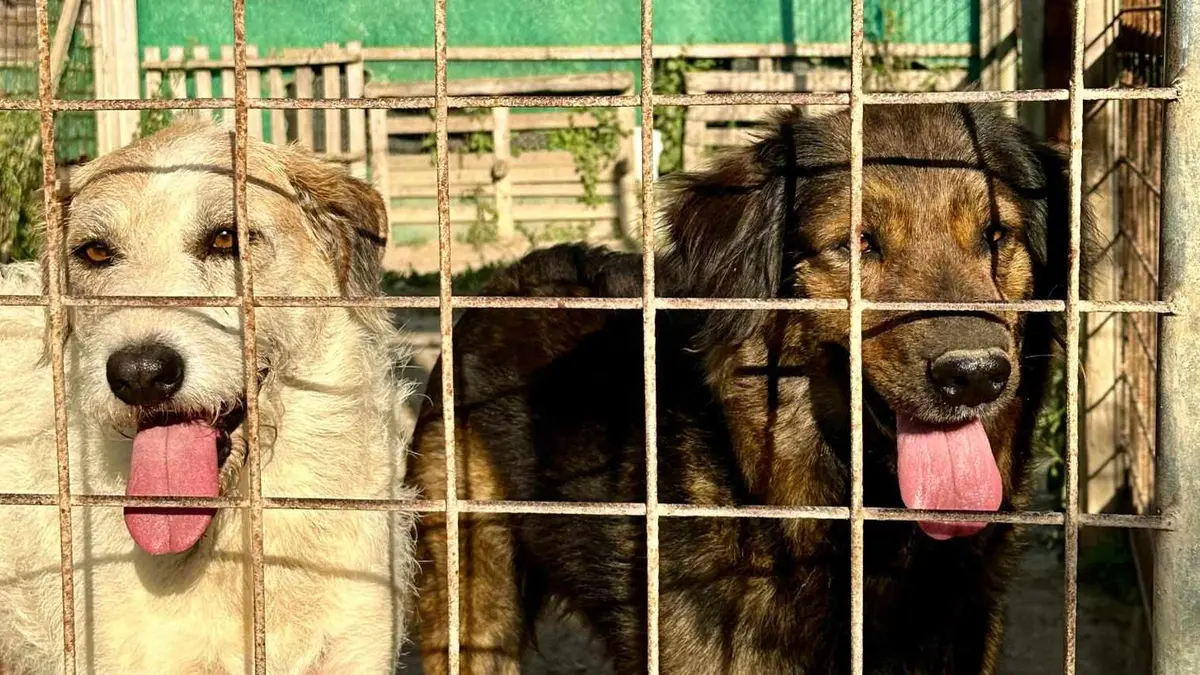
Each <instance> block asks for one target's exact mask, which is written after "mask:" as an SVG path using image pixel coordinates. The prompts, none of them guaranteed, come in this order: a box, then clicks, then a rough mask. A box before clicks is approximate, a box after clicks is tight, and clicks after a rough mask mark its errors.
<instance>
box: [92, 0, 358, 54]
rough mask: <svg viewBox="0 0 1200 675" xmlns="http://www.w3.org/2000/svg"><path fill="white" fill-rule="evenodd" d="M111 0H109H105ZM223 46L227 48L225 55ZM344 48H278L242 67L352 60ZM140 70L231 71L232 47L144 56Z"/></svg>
mask: <svg viewBox="0 0 1200 675" xmlns="http://www.w3.org/2000/svg"><path fill="white" fill-rule="evenodd" d="M109 1H111V0H109ZM225 47H229V51H228V55H227V53H226V50H225ZM352 58H353V57H351V56H350V55H349V54H347V53H346V51H344V50H341V49H337V50H332V51H331V50H329V49H328V48H325V47H317V48H312V49H297V48H288V49H281V50H279V53H278V54H273V55H271V56H265V57H261V58H260V57H257V56H256V57H251V56H250V55H249V54H247V55H246V67H247V68H257V69H259V70H263V69H266V68H296V67H299V66H324V65H330V64H343V63H349V62H350V61H351V60H352ZM141 66H142V68H143V69H144V70H167V69H170V68H182V69H184V70H199V69H206V70H226V69H228V70H232V69H233V47H232V45H225V46H223V47H222V48H221V58H219V59H199V58H193V59H188V60H186V61H183V62H182V63H181V62H177V61H175V62H173V61H163V60H162V59H149V58H147V59H144V60H143V61H142V64H141Z"/></svg>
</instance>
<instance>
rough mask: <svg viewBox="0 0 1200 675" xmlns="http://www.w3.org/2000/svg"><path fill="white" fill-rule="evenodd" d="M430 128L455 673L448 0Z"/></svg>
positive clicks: (438, 5) (452, 673) (439, 23)
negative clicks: (433, 155) (434, 176)
mask: <svg viewBox="0 0 1200 675" xmlns="http://www.w3.org/2000/svg"><path fill="white" fill-rule="evenodd" d="M433 52H434V54H433V56H434V75H433V95H434V129H435V131H436V135H437V150H436V151H437V157H436V159H437V208H438V297H439V299H440V302H439V313H438V322H439V325H440V328H441V333H442V427H443V430H444V431H445V452H446V503H445V506H446V623H447V630H448V633H447V635H448V638H449V640H448V644H447V647H446V649H447V667H448V671H449V675H458V671H459V634H458V630H459V612H458V610H459V607H458V595H459V591H458V586H459V584H458V566H459V562H458V512H459V508H458V470H457V466H456V460H457V457H456V456H455V453H456V450H455V444H454V305H453V304H452V302H453V301H452V297H453V288H452V286H451V278H452V277H451V274H452V270H451V267H450V255H451V250H450V247H451V242H452V241H453V240H452V239H451V232H450V162H449V153H450V140H449V139H450V137H449V126H448V118H449V107H448V106H449V99H450V97H449V96H448V95H447V87H446V0H434V3H433Z"/></svg>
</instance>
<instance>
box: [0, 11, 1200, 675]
mask: <svg viewBox="0 0 1200 675" xmlns="http://www.w3.org/2000/svg"><path fill="white" fill-rule="evenodd" d="M37 5H38V21H39V98H38V100H37V101H30V100H19V99H17V100H14V99H6V100H0V109H15V110H38V111H39V112H40V113H41V121H42V143H43V148H44V153H43V159H44V167H43V168H44V169H45V176H44V179H45V183H46V188H47V190H46V207H47V213H48V215H47V221H48V246H49V247H50V250H52V251H55V252H57V253H58V255H51V256H49V257H48V262H47V272H48V283H47V288H48V293H47V295H45V296H8V297H0V301H2V302H0V304H14V305H45V306H47V307H48V309H49V315H50V324H51V336H52V338H53V339H52V340H51V356H52V361H53V369H52V374H53V378H54V389H55V404H56V406H55V407H56V411H55V425H56V434H57V442H56V445H57V451H58V452H57V454H58V457H57V460H58V466H59V493H58V494H57V495H0V503H5V504H10V503H11V504H19V503H27V504H42V505H51V504H56V505H57V506H58V507H59V512H60V528H61V541H60V543H61V547H62V557H63V565H62V566H63V569H62V572H63V600H64V613H63V626H64V652H65V658H66V659H67V661H68V666H70V667H72V668H73V665H74V657H75V654H74V630H73V627H74V616H73V614H74V612H73V601H72V595H73V582H72V578H73V564H72V560H71V549H70V537H71V535H70V517H69V514H70V507H71V506H72V505H82V506H91V505H94V506H101V505H112V506H115V505H124V504H129V503H139V502H140V500H138V499H131V498H127V497H116V496H114V497H89V496H82V495H81V496H75V497H72V496H71V495H70V482H69V464H68V457H67V454H66V435H65V429H66V418H65V415H66V413H65V407H64V406H63V405H62V403H63V396H62V393H63V380H64V375H63V359H62V339H61V338H62V312H63V307H64V306H73V305H79V306H185V305H186V306H205V305H208V306H238V307H240V308H241V310H242V312H243V316H244V317H245V320H246V330H245V332H244V336H245V340H244V357H245V364H246V370H247V375H248V376H247V387H248V388H250V389H251V390H253V389H254V388H255V384H256V382H255V378H253V377H249V375H250V374H252V373H253V371H252V370H251V368H253V364H254V361H255V356H256V355H255V353H254V352H255V346H254V339H253V332H254V326H253V313H254V309H255V308H256V307H264V306H276V307H289V306H384V307H415V308H419V307H434V306H437V307H439V308H440V310H441V316H440V319H441V324H442V333H443V340H444V344H445V345H446V350H450V349H452V347H451V340H452V335H451V332H450V319H451V318H452V315H451V310H452V309H453V308H455V307H497V308H500V307H530V308H532V307H545V308H564V307H578V308H595V309H639V308H640V309H641V310H642V311H643V313H644V329H645V331H646V339H645V345H646V346H645V351H644V357H645V372H646V382H645V393H646V397H647V400H646V403H647V420H646V423H647V448H646V450H647V478H648V500H647V502H646V504H644V505H643V504H631V505H612V504H592V505H588V504H552V505H539V504H537V503H525V504H522V503H487V502H472V501H463V502H461V503H459V502H458V501H457V496H456V494H455V491H454V490H453V489H448V490H447V499H446V500H445V502H443V503H437V502H403V501H395V502H389V501H386V500H384V501H380V502H372V501H354V500H349V501H347V500H320V499H314V500H295V499H264V498H263V497H262V495H261V483H260V481H259V477H258V471H259V466H258V461H259V460H258V448H257V434H256V433H255V432H256V431H257V415H256V414H254V413H256V411H254V409H253V406H255V401H254V397H253V396H251V395H249V393H248V396H247V398H248V401H247V405H248V408H250V412H251V414H249V415H248V417H250V418H251V420H250V421H249V422H248V427H247V430H248V440H249V443H250V446H251V448H250V450H251V452H250V457H251V460H250V464H251V476H252V481H251V482H252V488H251V497H250V499H249V500H232V501H231V502H229V503H228V504H227V506H228V507H229V508H249V509H251V512H252V522H254V523H255V524H256V527H255V529H256V533H255V535H256V536H255V537H254V541H253V543H254V546H253V548H254V550H253V551H252V564H253V565H254V568H255V575H254V576H255V579H254V581H255V584H254V585H255V588H254V595H253V604H254V606H255V607H254V634H255V672H259V673H261V672H264V670H265V630H264V626H263V617H262V613H263V605H264V603H263V590H262V559H261V558H262V553H261V546H262V540H261V511H262V510H263V509H264V508H349V509H367V510H372V509H378V508H384V509H387V510H400V509H403V510H413V511H419V512H428V511H437V512H445V513H447V515H448V518H447V523H448V525H447V528H448V537H447V539H448V541H447V544H448V547H449V548H448V554H449V556H448V563H449V564H448V568H449V569H448V573H449V578H448V579H447V583H448V585H449V590H450V591H452V592H451V593H449V597H451V598H456V597H457V586H458V575H457V562H458V561H457V527H456V524H457V513H458V512H460V511H461V512H496V513H543V512H544V513H577V514H579V515H588V514H590V513H610V512H623V513H629V514H634V515H637V514H644V515H645V516H646V517H647V549H648V568H647V575H648V576H647V583H648V587H649V588H648V590H650V591H651V593H650V597H651V602H650V606H649V608H648V621H649V625H650V629H651V630H650V634H651V635H650V638H651V639H650V642H649V644H650V654H648V658H649V663H650V671H651V672H652V673H653V672H657V620H658V612H657V592H656V591H657V565H656V564H652V563H656V562H657V554H658V545H657V544H658V542H657V518H658V517H659V516H675V517H687V516H693V517H695V516H712V517H790V518H849V519H850V520H851V525H852V528H851V531H852V544H853V545H852V573H853V577H852V581H853V583H852V595H853V596H854V597H852V598H851V601H852V616H853V622H852V623H853V627H852V664H853V670H854V672H861V669H862V577H861V574H862V569H861V556H862V522H863V521H865V520H916V519H918V518H921V517H930V516H931V515H936V516H937V517H938V518H940V519H946V520H958V519H970V520H979V521H985V522H1013V523H1024V524H1063V525H1064V526H1065V527H1066V529H1067V536H1068V541H1069V543H1070V544H1071V546H1070V547H1069V553H1068V558H1067V566H1066V567H1067V569H1066V576H1067V579H1066V580H1067V582H1068V584H1067V587H1068V588H1067V598H1066V600H1065V603H1064V613H1065V614H1066V615H1067V619H1068V621H1067V626H1068V628H1067V631H1066V634H1065V637H1064V639H1065V650H1064V651H1065V655H1064V668H1065V670H1066V671H1067V672H1071V671H1073V668H1074V619H1075V597H1074V595H1075V585H1074V582H1075V578H1076V576H1077V574H1076V572H1077V570H1076V565H1077V556H1076V553H1077V551H1076V550H1075V544H1076V541H1075V540H1076V539H1077V532H1078V527H1079V526H1080V525H1081V524H1085V525H1094V526H1101V527H1147V528H1159V529H1161V528H1165V527H1169V526H1170V523H1169V522H1168V521H1167V520H1165V519H1162V518H1158V517H1153V516H1140V517H1139V516H1111V515H1089V514H1080V513H1079V512H1078V485H1077V478H1076V476H1075V471H1076V468H1077V461H1078V438H1077V433H1078V420H1077V418H1076V417H1077V416H1076V414H1075V412H1074V406H1073V405H1072V400H1075V401H1077V398H1078V392H1077V387H1078V380H1077V374H1075V373H1074V370H1075V369H1069V372H1070V373H1072V374H1071V375H1069V376H1068V453H1067V473H1068V510H1067V512H1066V513H1063V514H1057V513H1045V514H1039V513H1009V514H964V513H954V512H951V513H936V512H934V513H918V512H913V511H906V510H898V509H873V508H869V507H865V506H863V504H862V495H861V488H862V486H861V469H862V467H861V459H862V458H861V451H862V437H861V433H862V419H861V410H860V409H859V406H858V405H855V406H854V409H853V410H852V418H856V419H854V425H853V427H854V428H853V433H852V445H853V448H852V450H853V452H852V484H853V489H852V493H853V494H852V503H851V506H850V507H849V508H848V509H841V508H840V507H833V510H832V511H824V510H821V508H822V507H810V508H806V507H790V508H789V507H778V508H775V507H697V506H690V505H669V504H657V501H656V494H651V493H650V492H649V491H651V490H654V488H655V487H656V476H657V457H656V453H655V442H654V440H655V439H654V432H655V426H654V425H655V423H656V416H655V415H654V402H655V394H656V387H655V380H654V377H653V375H654V341H653V335H654V322H653V317H654V314H655V311H656V310H657V309H671V308H675V309H698V310H699V309H798V310H814V311H816V310H829V309H843V310H844V309H849V311H850V313H851V317H852V321H851V323H852V327H853V328H854V329H855V330H853V331H852V340H851V344H852V349H851V352H852V355H851V356H852V358H851V361H852V364H851V366H852V375H853V377H852V382H851V387H852V398H853V400H854V401H860V400H861V395H862V391H861V387H862V384H861V366H862V364H861V330H860V329H861V315H862V312H864V311H869V310H883V309H892V310H921V309H926V310H928V309H938V308H942V307H946V308H950V309H964V308H965V306H964V303H951V304H946V303H916V302H914V303H872V302H870V301H867V300H864V299H863V298H862V297H861V286H860V281H861V279H860V277H861V273H860V266H859V265H860V260H859V256H858V255H857V251H854V253H853V254H852V264H851V268H852V274H851V277H852V291H851V297H850V299H849V301H848V302H846V301H841V300H808V301H805V300H800V301H793V300H751V299H702V298H682V299H678V298H677V299H670V298H655V296H654V289H653V275H654V268H653V256H651V255H649V253H650V252H652V251H653V228H652V222H651V217H650V215H649V214H650V213H651V211H652V209H651V206H652V189H651V186H650V183H651V181H650V178H651V176H650V175H649V166H648V163H647V164H646V165H645V166H643V200H644V202H643V205H644V208H643V252H644V253H645V254H646V255H645V256H644V261H643V264H644V272H645V275H644V278H643V297H642V298H640V299H637V298H611V299H608V298H603V299H586V300H582V299H574V298H536V299H531V298H463V297H461V296H459V297H457V298H455V297H454V296H453V294H452V291H451V288H450V286H449V244H450V242H449V213H448V204H449V191H448V165H447V164H446V163H445V162H444V161H439V162H438V203H439V231H440V235H441V236H440V238H439V258H440V267H441V271H442V279H441V287H440V289H439V291H440V292H439V295H438V297H437V298H424V297H422V298H364V299H359V298H356V299H346V298H258V299H256V298H255V297H254V296H253V290H252V278H251V276H250V274H251V273H250V265H249V264H248V262H249V261H248V250H247V251H246V252H243V253H242V254H241V256H242V258H241V263H242V265H241V269H242V272H241V274H242V277H241V281H242V285H243V289H244V290H243V295H241V296H237V297H233V298H209V299H204V298H95V299H93V298H68V297H66V296H64V294H63V292H62V289H61V277H60V274H61V259H60V256H61V250H62V229H61V228H62V223H61V217H60V214H58V213H57V212H56V211H55V206H56V205H55V203H54V200H53V185H54V159H53V113H54V112H55V111H63V110H140V109H156V108H173V109H183V108H196V109H215V108H228V107H233V108H234V109H235V111H236V116H235V158H234V163H235V185H236V188H235V205H236V208H237V212H238V214H239V223H238V227H239V228H241V227H244V224H245V215H246V214H245V209H246V203H245V177H246V175H245V172H246V166H245V150H246V143H247V140H246V138H247V135H246V116H247V111H248V110H249V109H261V108H276V107H277V108H426V107H430V106H431V105H432V106H433V107H434V108H435V110H436V112H437V127H438V143H439V148H440V149H441V150H443V152H441V153H440V154H439V156H440V157H444V156H445V152H444V150H445V145H446V140H447V136H446V113H447V111H448V109H449V108H451V107H455V108H457V107H489V106H498V105H504V106H565V107H572V106H608V107H615V106H628V105H637V104H640V105H641V106H642V115H643V127H642V129H643V137H642V139H641V140H642V143H643V150H644V151H646V150H648V149H649V144H650V133H649V130H650V129H652V122H653V105H654V104H660V105H728V104H738V103H779V104H796V105H805V104H817V105H827V104H835V105H845V104H850V106H851V116H852V126H853V127H854V133H853V138H854V140H853V141H852V148H851V181H852V200H851V201H852V207H851V208H852V218H851V221H852V222H851V230H852V234H857V233H858V232H859V231H860V229H861V189H862V108H863V106H864V105H866V104H901V103H942V102H1003V101H1053V100H1064V99H1066V100H1069V101H1070V102H1071V109H1072V116H1071V124H1072V133H1071V141H1072V143H1071V175H1070V177H1071V199H1072V213H1071V219H1070V220H1071V223H1070V226H1071V243H1072V245H1071V259H1070V266H1071V270H1070V276H1071V286H1070V289H1069V295H1068V300H1067V301H1066V302H1065V303H1055V302H1050V303H1046V304H1039V303H1036V302H1035V303H1016V306H1012V305H1010V306H1007V307H1000V306H997V305H996V304H995V303H966V304H967V305H974V306H985V307H984V308H985V309H1005V308H1007V309H1010V310H1013V309H1017V310H1019V311H1046V312H1051V311H1066V312H1067V316H1068V360H1069V362H1077V361H1078V356H1079V355H1078V347H1077V345H1076V344H1075V342H1076V340H1075V339H1074V338H1077V337H1078V330H1079V325H1078V323H1079V314H1080V313H1081V312H1089V311H1119V312H1156V313H1171V312H1172V311H1174V309H1173V307H1171V305H1169V304H1168V303H1145V302H1143V303H1137V302H1124V303H1121V302H1117V303H1097V302H1091V303H1089V302H1086V301H1082V300H1080V298H1079V287H1078V274H1079V260H1078V251H1079V230H1080V216H1079V206H1080V202H1081V191H1080V184H1081V183H1080V169H1081V163H1080V140H1081V130H1082V101H1085V100H1101V99H1122V100H1130V99H1158V100H1175V99H1176V98H1177V97H1178V92H1177V90H1176V89H1175V88H1170V87H1166V88H1156V89H1091V90H1085V89H1082V88H1081V82H1082V81H1081V78H1080V75H1081V73H1082V69H1081V64H1082V49H1081V48H1082V44H1081V40H1082V38H1081V37H1080V36H1081V35H1082V32H1081V31H1080V30H1079V28H1080V25H1079V24H1081V23H1082V2H1081V0H1077V2H1076V3H1075V13H1076V14H1075V19H1076V20H1075V23H1076V44H1075V45H1074V46H1075V64H1074V69H1073V78H1072V80H1071V84H1070V87H1069V88H1068V89H1065V90H1062V89H1056V90H1034V91H1017V92H945V93H905V94H890V93H889V94H869V93H864V92H862V72H861V63H860V62H859V61H860V60H859V59H852V78H851V79H852V91H851V92H850V93H849V94H805V93H790V92H787V93H777V94H773V93H768V94H723V95H693V96H661V97H655V96H654V95H653V92H652V91H651V90H650V87H651V84H650V82H651V81H652V77H644V78H643V86H642V91H641V94H640V96H637V97H632V96H615V97H563V96H554V97H536V96H526V97H521V96H502V97H451V96H447V95H446V86H445V85H446V80H445V63H446V53H445V47H446V41H445V0H435V56H436V62H435V73H436V75H435V78H436V79H435V84H436V86H435V96H434V97H432V98H430V97H411V98H392V99H370V100H366V99H327V100H312V101H303V100H290V99H261V100H257V101H253V102H251V101H248V100H247V98H246V79H245V75H246V63H245V23H244V20H245V18H244V9H245V7H244V0H234V2H233V6H234V27H235V98H234V99H233V101H232V102H231V101H229V100H228V99H207V100H170V101H156V100H146V101H62V100H55V99H53V98H52V97H51V95H50V91H49V88H48V86H47V84H48V79H49V78H48V74H49V72H48V71H49V66H48V62H49V49H48V41H47V36H48V21H47V14H46V5H45V0H38V3H37ZM862 5H863V3H862V0H853V1H852V15H853V18H854V21H853V32H852V45H851V47H852V52H856V53H859V54H861V50H862V16H863V6H862ZM642 10H643V16H642V19H643V36H642V37H643V45H642V46H643V54H642V69H643V75H644V76H645V75H647V74H651V75H652V65H653V62H652V60H651V58H650V28H651V25H652V23H651V17H652V14H651V7H650V2H649V0H642ZM852 250H854V249H853V248H852ZM1022 305H1025V306H1022ZM442 385H443V395H444V397H445V400H447V401H451V400H453V375H452V363H450V362H447V364H446V365H445V367H444V369H443V382H442ZM444 411H445V412H444V414H445V415H446V422H447V423H446V429H447V439H446V452H447V479H448V487H449V486H452V485H454V484H455V483H454V476H455V470H454V469H455V467H454V445H453V441H454V439H453V434H452V431H451V430H452V428H453V407H452V406H445V407H444ZM855 412H857V415H856V414H855ZM176 501H178V502H180V503H184V502H186V503H192V502H191V500H176ZM168 502H170V500H166V502H164V505H170V504H169V503H168ZM814 509H815V510H814ZM450 523H454V525H451V524H450ZM651 559H652V560H651ZM448 609H449V613H450V618H451V620H452V625H451V631H450V636H451V637H450V639H451V653H450V662H451V672H457V668H458V649H457V644H456V643H457V640H458V631H457V618H458V617H457V603H456V602H454V601H453V600H452V601H451V602H450V607H449V608H448Z"/></svg>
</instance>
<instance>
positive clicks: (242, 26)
mask: <svg viewBox="0 0 1200 675" xmlns="http://www.w3.org/2000/svg"><path fill="white" fill-rule="evenodd" d="M233 84H234V86H233V99H234V108H233V111H234V113H233V118H234V127H233V147H234V152H233V204H234V213H235V214H236V216H237V235H238V239H239V240H240V241H250V220H249V217H250V216H249V211H248V209H247V204H246V179H247V174H248V166H247V151H248V147H249V140H250V136H249V133H248V131H247V122H248V120H249V109H248V108H247V107H246V100H247V98H248V96H247V88H246V0H233ZM250 249H251V247H250V246H242V247H241V248H239V249H238V271H239V272H240V273H241V275H240V285H241V296H240V299H241V310H242V312H241V313H242V379H243V380H244V386H245V388H246V444H247V449H248V452H249V460H250V462H249V465H250V466H249V468H250V476H249V478H250V573H251V577H252V579H251V580H252V595H251V606H252V608H253V612H254V618H253V628H254V673H255V675H265V673H266V672H267V627H266V605H267V602H266V590H265V588H264V582H263V523H262V518H263V513H262V512H263V496H262V448H261V446H260V445H259V436H258V423H259V419H258V353H257V345H256V344H255V333H256V331H255V315H254V268H253V264H252V263H251V258H250Z"/></svg>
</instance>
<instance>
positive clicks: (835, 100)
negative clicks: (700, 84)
mask: <svg viewBox="0 0 1200 675" xmlns="http://www.w3.org/2000/svg"><path fill="white" fill-rule="evenodd" d="M849 103H850V94H843V93H838V92H829V93H815V92H805V91H797V92H790V91H779V92H736V93H726V94H663V95H661V96H660V95H656V96H655V97H654V105H675V106H691V105H849Z"/></svg>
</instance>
